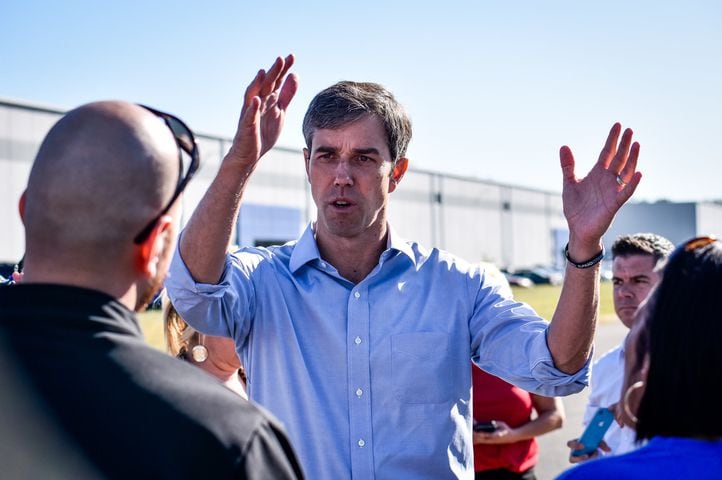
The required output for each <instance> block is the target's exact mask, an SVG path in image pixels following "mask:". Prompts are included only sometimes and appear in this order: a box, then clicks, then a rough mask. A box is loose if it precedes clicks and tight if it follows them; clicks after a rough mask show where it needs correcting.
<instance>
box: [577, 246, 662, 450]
mask: <svg viewBox="0 0 722 480" xmlns="http://www.w3.org/2000/svg"><path fill="white" fill-rule="evenodd" d="M673 249H674V245H672V242H670V241H669V240H667V239H666V238H664V237H662V236H660V235H656V234H654V233H636V234H633V235H623V236H620V237H617V239H616V240H615V241H614V244H613V245H612V284H613V287H612V288H613V292H614V295H613V301H614V311H615V312H616V314H617V317H618V318H619V320H620V321H621V322H622V324H623V325H624V326H625V327H627V328H628V329H630V328H632V325H634V321H635V317H636V313H637V309H638V308H639V305H640V304H641V303H642V302H643V301H644V299H645V298H647V295H648V294H649V292H650V291H651V290H652V289H653V288H654V286H655V285H656V284H657V282H659V279H660V274H661V272H660V270H661V269H662V267H663V266H664V263H665V261H666V260H667V257H668V256H669V254H670V253H671V252H672V250H673ZM624 343H625V341H624V340H622V342H621V343H620V344H619V345H617V346H616V347H614V348H613V349H612V350H610V351H608V352H607V353H605V354H604V355H602V356H601V357H600V358H599V359H598V360H597V361H596V362H595V363H594V365H593V366H592V382H591V391H590V393H589V400H588V401H587V407H586V409H585V411H584V419H583V424H584V426H586V425H587V424H589V421H590V420H591V419H592V417H593V416H594V414H595V412H596V411H597V410H598V409H599V408H600V407H605V408H607V407H610V406H613V405H614V404H616V403H617V402H618V401H619V400H620V393H621V390H622V379H623V376H624ZM634 442H635V432H634V430H633V429H631V428H629V427H626V426H621V425H619V424H617V423H616V422H612V425H611V426H610V427H609V430H607V433H606V434H605V435H604V442H603V443H602V444H601V446H600V449H598V450H597V451H596V452H594V453H592V454H590V455H578V456H574V455H570V457H569V461H570V462H571V463H578V462H581V461H584V460H588V459H589V458H594V457H597V456H598V455H600V454H608V455H619V454H622V453H626V452H629V451H631V450H633V449H634V448H635V443H634ZM567 446H568V447H570V448H571V449H572V451H573V450H577V449H579V448H581V446H582V445H581V444H580V443H579V441H578V439H574V440H570V441H569V442H568V443H567Z"/></svg>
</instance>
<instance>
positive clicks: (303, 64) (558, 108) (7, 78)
mask: <svg viewBox="0 0 722 480" xmlns="http://www.w3.org/2000/svg"><path fill="white" fill-rule="evenodd" d="M289 52H292V53H294V54H295V55H296V58H297V64H296V68H295V72H296V73H297V74H298V75H299V77H300V90H299V93H298V94H297V97H296V99H295V100H294V103H293V104H292V106H291V107H290V111H289V116H288V120H287V123H286V129H285V131H284V133H283V135H282V137H281V140H280V142H279V144H280V145H283V146H288V147H301V146H302V142H303V140H302V137H301V133H300V124H301V119H302V116H303V113H304V111H305V108H306V106H307V105H308V102H309V100H310V99H311V97H313V95H314V94H315V93H317V92H318V91H319V90H321V89H322V88H324V87H326V86H328V85H330V84H332V83H334V82H336V81H338V80H342V79H350V80H367V81H375V82H379V83H382V84H384V85H385V86H387V87H388V88H389V89H391V90H392V91H393V92H394V93H395V94H396V96H397V97H398V98H399V100H400V101H401V102H402V103H403V104H404V105H405V106H406V108H407V110H408V111H409V113H410V115H411V117H412V121H413V123H414V138H413V140H412V142H411V147H410V150H409V156H410V158H411V161H412V165H413V166H416V167H418V168H423V169H427V170H434V171H442V172H449V173H454V174H459V175H465V176H471V177H477V178H484V179H493V180H496V181H499V182H504V183H512V184H521V185H526V186H530V187H534V188H539V189H544V190H552V191H560V189H561V173H560V170H559V166H558V148H559V146H561V145H562V144H568V145H570V146H571V147H572V150H573V151H574V152H575V154H576V157H577V161H578V164H579V169H583V170H584V172H586V170H587V169H588V168H589V167H590V166H591V164H592V162H593V161H594V160H596V157H597V154H598V151H599V149H600V147H601V145H602V142H603V140H604V138H605V136H606V133H607V131H608V129H609V127H610V126H611V125H612V123H613V122H614V121H620V122H622V124H623V125H625V126H630V127H632V128H633V129H634V130H635V132H636V137H637V139H638V140H639V141H640V142H641V144H642V156H641V160H640V165H639V168H640V170H642V172H643V173H644V175H645V177H644V179H643V180H642V185H640V188H639V189H638V191H637V194H636V195H635V198H636V199H637V200H650V201H653V200H657V199H669V200H676V201H683V200H705V199H722V181H721V180H720V179H722V154H720V142H721V141H722V92H721V90H722V2H718V1H714V0H708V1H694V0H692V1H686V2H679V1H674V2H672V1H669V2H667V1H647V0H644V1H618V0H611V1H604V2H581V1H544V2H542V1H481V0H479V1H467V2H462V1H456V0H445V1H441V2H419V1H393V0H386V1H376V0H367V1H363V2H342V1H314V0H307V1H303V2H301V1H284V0H279V1H267V2H258V1H256V2H250V1H243V0H236V1H214V0H208V1H204V2H183V1H174V2H170V1H166V0H162V1H152V0H146V1H142V2H141V1H135V0H131V1H123V2H100V1H97V0H96V1H74V0H68V1H62V2H61V1H46V2H40V1H33V0H24V1H6V2H3V5H2V7H0V96H2V97H9V98H14V99H21V100H29V101H32V102H36V103H41V104H48V105H52V106H58V107H62V108H71V107H74V106H77V105H79V104H81V103H85V102H88V101H91V100H97V99H104V98H118V99H125V100H131V101H136V102H144V103H148V104H151V105H154V106H157V107H158V108H161V109H165V110H168V111H171V112H173V113H176V114H178V115H179V116H181V117H183V118H184V119H185V120H186V121H187V122H188V123H189V124H190V125H191V127H192V128H194V129H195V130H197V131H200V132H204V133H212V134H219V135H228V136H230V135H231V134H232V133H233V131H234V128H235V124H236V120H237V115H238V110H239V107H240V98H241V95H242V92H243V90H244V89H245V86H246V84H247V83H248V82H249V81H250V79H251V78H252V77H253V76H254V74H255V72H256V70H257V69H258V68H261V67H266V66H268V65H269V64H270V63H271V62H272V61H273V59H274V58H275V56H277V55H285V54H287V53H289ZM299 161H300V158H299Z"/></svg>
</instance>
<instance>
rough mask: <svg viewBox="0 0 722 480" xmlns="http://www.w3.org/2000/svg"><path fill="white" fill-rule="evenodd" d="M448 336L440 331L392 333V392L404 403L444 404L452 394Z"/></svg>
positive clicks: (452, 376) (452, 375)
mask: <svg viewBox="0 0 722 480" xmlns="http://www.w3.org/2000/svg"><path fill="white" fill-rule="evenodd" d="M452 363H453V362H451V356H450V355H449V335H448V334H446V333H443V332H414V333H401V334H397V335H392V336H391V372H392V377H393V382H394V394H395V396H396V398H397V399H398V400H400V401H401V402H404V403H444V402H448V401H449V400H451V399H452V398H453V397H454V389H453V388H452V385H451V384H450V383H451V379H452V378H454V377H455V375H454V374H453V372H452V371H451V368H452V365H451V364H452Z"/></svg>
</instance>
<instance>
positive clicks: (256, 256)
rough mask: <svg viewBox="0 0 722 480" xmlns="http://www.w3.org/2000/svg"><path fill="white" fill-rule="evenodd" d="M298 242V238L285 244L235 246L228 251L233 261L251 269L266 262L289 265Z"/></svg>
mask: <svg viewBox="0 0 722 480" xmlns="http://www.w3.org/2000/svg"><path fill="white" fill-rule="evenodd" d="M296 243H297V241H296V240H292V241H290V242H287V243H284V244H283V245H268V246H255V247H241V248H234V249H232V250H231V251H230V252H229V253H228V256H229V258H230V259H231V261H234V262H237V263H238V264H240V265H243V266H244V267H246V268H249V269H254V268H258V267H260V266H261V265H264V264H275V263H281V264H284V265H287V264H288V262H289V261H290V259H291V255H292V254H293V249H294V248H295V246H296Z"/></svg>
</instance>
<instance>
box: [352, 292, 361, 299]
mask: <svg viewBox="0 0 722 480" xmlns="http://www.w3.org/2000/svg"><path fill="white" fill-rule="evenodd" d="M353 296H354V297H356V298H361V294H360V293H358V292H355V293H354V294H353Z"/></svg>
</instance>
